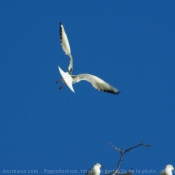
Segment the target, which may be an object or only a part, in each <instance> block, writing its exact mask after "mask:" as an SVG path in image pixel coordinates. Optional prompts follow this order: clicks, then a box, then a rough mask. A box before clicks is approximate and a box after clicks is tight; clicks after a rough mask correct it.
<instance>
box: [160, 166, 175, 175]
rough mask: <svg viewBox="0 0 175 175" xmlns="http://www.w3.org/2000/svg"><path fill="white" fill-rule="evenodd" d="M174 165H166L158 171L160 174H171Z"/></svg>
mask: <svg viewBox="0 0 175 175" xmlns="http://www.w3.org/2000/svg"><path fill="white" fill-rule="evenodd" d="M173 170H174V167H173V166H172V165H167V166H166V167H165V169H164V170H162V172H161V173H160V175H172V171H173Z"/></svg>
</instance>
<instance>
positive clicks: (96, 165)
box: [94, 163, 104, 168]
mask: <svg viewBox="0 0 175 175" xmlns="http://www.w3.org/2000/svg"><path fill="white" fill-rule="evenodd" d="M94 167H98V168H103V167H104V166H103V165H101V164H99V163H96V164H95V165H94Z"/></svg>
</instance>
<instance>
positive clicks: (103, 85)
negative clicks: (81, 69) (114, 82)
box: [72, 74, 120, 94]
mask: <svg viewBox="0 0 175 175" xmlns="http://www.w3.org/2000/svg"><path fill="white" fill-rule="evenodd" d="M72 78H73V82H74V83H78V82H79V81H82V80H85V81H88V82H90V83H91V84H92V86H93V87H94V88H95V89H98V90H100V91H104V92H109V93H112V94H118V93H119V92H120V91H119V90H118V89H116V88H114V87H113V86H111V85H110V84H108V83H107V82H105V81H103V80H102V79H100V78H98V77H96V76H94V75H90V74H79V75H72Z"/></svg>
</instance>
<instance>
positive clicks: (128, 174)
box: [106, 141, 151, 175]
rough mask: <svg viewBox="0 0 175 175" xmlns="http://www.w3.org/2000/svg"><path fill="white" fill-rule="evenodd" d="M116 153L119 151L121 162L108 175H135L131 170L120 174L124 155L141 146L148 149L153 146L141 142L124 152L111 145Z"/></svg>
mask: <svg viewBox="0 0 175 175" xmlns="http://www.w3.org/2000/svg"><path fill="white" fill-rule="evenodd" d="M109 144H110V145H111V146H112V147H113V148H114V149H115V150H116V151H119V153H120V158H119V161H118V164H117V168H116V169H115V170H114V171H112V172H110V173H109V174H108V173H107V174H106V175H115V174H119V175H131V174H132V173H133V169H132V168H131V169H130V170H129V171H128V172H127V173H120V172H119V169H120V164H121V162H122V159H123V157H124V155H125V154H126V153H127V152H131V150H132V149H135V148H137V147H139V146H146V147H150V146H151V145H149V144H145V143H144V142H143V141H141V143H140V144H138V145H136V146H133V147H130V148H127V149H126V150H125V151H123V150H122V149H120V148H117V147H115V146H114V145H113V144H112V143H109Z"/></svg>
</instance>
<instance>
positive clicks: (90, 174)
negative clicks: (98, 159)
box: [86, 163, 103, 175]
mask: <svg viewBox="0 0 175 175" xmlns="http://www.w3.org/2000/svg"><path fill="white" fill-rule="evenodd" d="M102 167H103V166H102V165H100V164H99V163H96V164H95V165H94V166H93V168H91V169H89V170H88V171H87V173H86V175H100V172H101V171H100V168H102Z"/></svg>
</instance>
